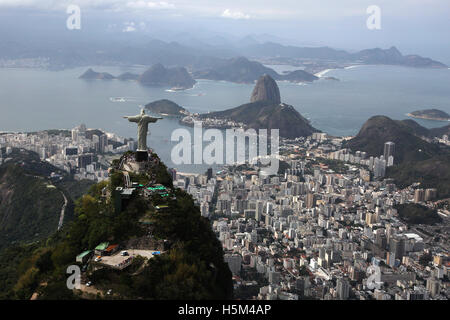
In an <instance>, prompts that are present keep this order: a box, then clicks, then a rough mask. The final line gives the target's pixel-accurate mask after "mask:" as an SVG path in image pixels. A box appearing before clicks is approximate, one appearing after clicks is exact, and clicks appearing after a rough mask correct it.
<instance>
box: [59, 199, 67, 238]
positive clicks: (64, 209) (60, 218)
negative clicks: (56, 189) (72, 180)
mask: <svg viewBox="0 0 450 320" xmlns="http://www.w3.org/2000/svg"><path fill="white" fill-rule="evenodd" d="M61 194H62V195H63V197H64V204H63V206H62V208H61V215H60V216H59V223H58V230H59V229H61V227H62V225H63V222H64V213H65V212H66V207H67V198H66V195H65V194H64V192H62V191H61Z"/></svg>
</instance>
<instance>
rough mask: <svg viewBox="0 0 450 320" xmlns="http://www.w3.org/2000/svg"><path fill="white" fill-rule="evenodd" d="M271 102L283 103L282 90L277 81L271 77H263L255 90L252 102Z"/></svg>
mask: <svg viewBox="0 0 450 320" xmlns="http://www.w3.org/2000/svg"><path fill="white" fill-rule="evenodd" d="M257 101H271V102H273V103H275V104H280V103H281V97H280V89H279V88H278V85H277V83H276V81H275V80H274V79H273V78H272V77H271V76H269V75H267V74H265V75H263V76H261V77H260V78H259V79H258V81H257V82H256V85H255V88H254V89H253V92H252V96H251V98H250V102H257Z"/></svg>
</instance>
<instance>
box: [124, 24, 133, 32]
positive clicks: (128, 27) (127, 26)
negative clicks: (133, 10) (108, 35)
mask: <svg viewBox="0 0 450 320" xmlns="http://www.w3.org/2000/svg"><path fill="white" fill-rule="evenodd" d="M124 25H125V27H124V28H123V29H122V32H134V31H136V27H135V23H134V22H125V23H124Z"/></svg>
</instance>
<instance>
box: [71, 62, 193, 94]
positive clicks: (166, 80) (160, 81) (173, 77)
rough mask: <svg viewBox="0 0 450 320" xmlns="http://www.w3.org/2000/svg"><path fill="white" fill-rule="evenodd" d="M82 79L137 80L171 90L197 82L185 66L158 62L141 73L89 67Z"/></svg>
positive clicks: (181, 88)
mask: <svg viewBox="0 0 450 320" xmlns="http://www.w3.org/2000/svg"><path fill="white" fill-rule="evenodd" d="M79 78H80V79H84V80H114V79H117V80H122V81H137V82H139V83H140V84H142V85H144V86H150V87H170V88H172V89H171V90H176V91H180V90H186V89H192V88H193V87H194V85H195V84H196V83H197V81H195V80H194V79H193V78H192V76H191V75H190V73H189V72H188V71H187V70H186V68H182V67H173V68H166V67H164V66H163V65H162V64H160V63H158V64H155V65H153V66H151V67H150V68H149V69H148V70H146V71H145V72H144V73H143V74H141V75H139V74H134V73H130V72H125V73H123V74H121V75H119V76H117V77H116V76H114V75H112V74H110V73H107V72H96V71H94V70H93V69H92V68H89V69H88V70H87V71H86V72H84V73H83V74H82V75H81V76H80V77H79Z"/></svg>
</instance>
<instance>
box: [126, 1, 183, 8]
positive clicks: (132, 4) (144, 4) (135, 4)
mask: <svg viewBox="0 0 450 320" xmlns="http://www.w3.org/2000/svg"><path fill="white" fill-rule="evenodd" d="M126 6H127V7H128V8H131V9H175V5H174V4H172V3H168V2H165V1H160V2H152V1H143V0H140V1H129V2H127V4H126Z"/></svg>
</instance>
